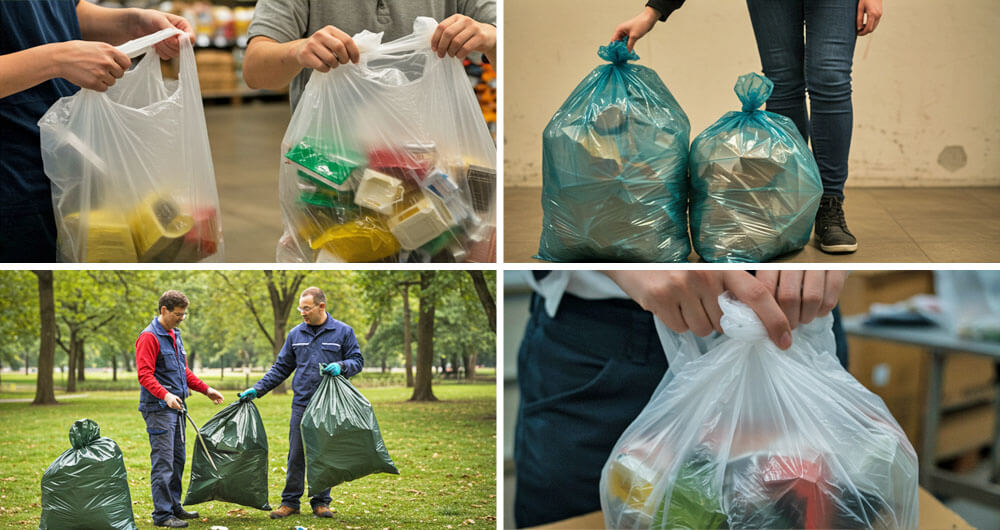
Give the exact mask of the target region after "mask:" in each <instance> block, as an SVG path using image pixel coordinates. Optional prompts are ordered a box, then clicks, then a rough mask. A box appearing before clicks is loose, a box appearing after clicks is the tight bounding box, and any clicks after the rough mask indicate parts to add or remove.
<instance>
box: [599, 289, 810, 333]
mask: <svg viewBox="0 0 1000 530" xmlns="http://www.w3.org/2000/svg"><path fill="white" fill-rule="evenodd" d="M605 274H607V275H608V276H609V277H610V278H611V279H612V280H613V281H614V282H615V283H617V284H618V286H619V287H621V288H622V290H623V291H625V293H626V294H628V295H629V296H630V297H632V299H633V300H635V301H636V302H637V303H638V304H639V305H640V306H642V308H643V309H646V310H647V311H650V312H652V313H653V314H654V315H656V317H657V318H659V319H660V320H661V321H662V322H663V323H664V324H666V326H667V327H668V328H670V329H672V330H673V331H676V332H677V333H683V332H685V331H688V330H690V331H692V332H693V333H694V334H696V335H698V336H701V337H704V336H706V335H708V334H710V333H711V332H712V331H713V330H715V331H718V332H720V333H721V332H722V326H721V324H720V323H719V322H720V319H721V318H722V310H721V309H720V308H719V300H718V298H719V295H720V294H722V292H723V291H729V292H730V293H732V295H733V296H735V297H736V299H737V300H739V301H741V302H743V303H745V304H747V305H748V306H750V308H751V309H753V311H754V313H756V314H757V317H758V318H760V320H761V322H762V323H763V324H764V327H765V328H766V329H767V334H768V336H769V337H770V338H771V340H772V341H773V342H774V343H775V344H776V345H777V346H778V347H779V348H781V349H783V350H785V349H788V347H789V346H791V345H792V335H791V327H790V325H789V323H788V319H787V317H785V314H784V313H783V312H782V310H781V307H780V306H779V305H778V302H777V301H775V299H774V295H773V294H772V293H771V292H770V291H768V289H767V287H766V286H765V285H764V284H763V283H762V282H761V281H760V280H759V279H757V278H754V277H753V275H751V274H750V273H748V272H745V271H605Z"/></svg>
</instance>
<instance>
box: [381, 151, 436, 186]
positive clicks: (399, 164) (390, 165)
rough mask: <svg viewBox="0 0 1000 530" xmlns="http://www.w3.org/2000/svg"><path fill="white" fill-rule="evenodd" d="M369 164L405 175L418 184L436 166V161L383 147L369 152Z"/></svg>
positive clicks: (383, 170)
mask: <svg viewBox="0 0 1000 530" xmlns="http://www.w3.org/2000/svg"><path fill="white" fill-rule="evenodd" d="M368 166H369V167H371V168H373V169H377V170H379V171H381V172H383V173H388V174H390V175H392V176H395V177H405V178H408V179H410V180H412V181H414V182H416V183H417V184H419V183H420V181H422V180H423V179H424V177H426V176H427V174H428V173H430V172H431V169H433V168H434V161H433V160H430V159H425V158H420V157H419V156H417V155H414V154H412V153H409V152H407V151H401V150H397V149H389V148H381V149H372V150H371V151H369V152H368Z"/></svg>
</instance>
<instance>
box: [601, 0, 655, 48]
mask: <svg viewBox="0 0 1000 530" xmlns="http://www.w3.org/2000/svg"><path fill="white" fill-rule="evenodd" d="M659 19H660V12H659V11H657V10H655V9H653V8H652V7H649V6H646V7H645V8H643V10H642V12H641V13H639V14H638V15H636V16H634V17H632V18H630V19H628V20H626V21H625V22H622V23H621V24H618V27H617V28H615V32H614V33H613V34H611V40H612V42H613V41H616V40H621V39H623V38H625V37H628V51H632V48H635V41H637V40H639V39H641V38H642V37H644V36H645V35H646V34H647V33H649V30H651V29H653V26H654V25H656V21H657V20H659Z"/></svg>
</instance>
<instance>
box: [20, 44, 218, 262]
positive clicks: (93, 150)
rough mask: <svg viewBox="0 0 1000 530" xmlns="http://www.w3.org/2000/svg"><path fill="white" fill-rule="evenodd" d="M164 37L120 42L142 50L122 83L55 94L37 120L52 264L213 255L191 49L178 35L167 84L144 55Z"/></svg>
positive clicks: (210, 193)
mask: <svg viewBox="0 0 1000 530" xmlns="http://www.w3.org/2000/svg"><path fill="white" fill-rule="evenodd" d="M173 34H174V33H171V32H159V33H158V34H153V35H150V36H147V37H145V38H144V39H148V40H146V41H143V40H142V39H139V40H137V41H133V42H132V43H126V44H125V45H123V46H122V48H125V49H127V50H129V51H131V52H133V54H135V53H139V52H141V51H142V50H145V54H144V55H142V58H140V59H136V60H135V61H134V63H135V64H134V67H133V68H132V69H131V70H129V71H128V72H126V73H125V75H124V77H122V78H121V79H119V80H118V81H117V82H116V83H115V84H114V85H113V86H112V87H110V88H109V89H108V90H107V92H105V93H100V92H95V91H92V90H86V89H83V90H80V91H79V92H78V93H77V94H75V95H73V96H70V97H65V98H61V99H60V100H58V101H57V102H56V103H55V104H53V105H52V107H50V108H49V110H48V111H47V112H46V113H45V115H43V116H42V118H41V119H40V120H39V122H38V125H39V128H40V134H41V150H42V161H43V164H44V167H45V172H46V175H48V177H49V179H50V180H51V182H52V195H53V206H54V210H55V215H56V225H57V229H58V253H59V259H60V260H61V261H76V262H137V261H142V262H200V261H221V260H222V259H223V241H222V227H221V222H220V221H221V219H220V213H219V199H218V193H217V191H216V187H215V173H214V169H213V166H212V158H211V152H210V150H209V144H208V130H207V128H206V125H205V116H204V110H203V108H202V102H201V91H200V89H199V85H198V77H197V71H196V68H195V62H194V52H193V49H192V47H191V43H190V42H189V41H188V39H187V38H186V37H184V36H181V38H180V43H181V44H180V58H179V62H180V73H179V76H178V79H177V80H167V81H165V80H164V79H163V78H162V74H161V71H160V64H159V58H158V57H157V55H156V54H155V53H152V52H151V50H150V49H149V46H151V45H152V44H151V43H153V44H155V42H154V41H156V39H159V40H162V39H163V38H168V37H170V36H172V35H173ZM154 37H155V38H154ZM133 44H134V45H133ZM133 48H134V49H133Z"/></svg>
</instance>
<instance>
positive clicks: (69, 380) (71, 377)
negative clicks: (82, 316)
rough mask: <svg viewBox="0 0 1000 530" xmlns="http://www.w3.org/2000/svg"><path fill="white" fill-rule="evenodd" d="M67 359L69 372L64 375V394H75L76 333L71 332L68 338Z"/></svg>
mask: <svg viewBox="0 0 1000 530" xmlns="http://www.w3.org/2000/svg"><path fill="white" fill-rule="evenodd" d="M66 358H67V359H69V370H68V372H69V373H68V374H67V375H66V393H67V394H69V393H72V392H76V359H77V355H76V332H75V331H71V332H70V337H69V351H67V352H66Z"/></svg>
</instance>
